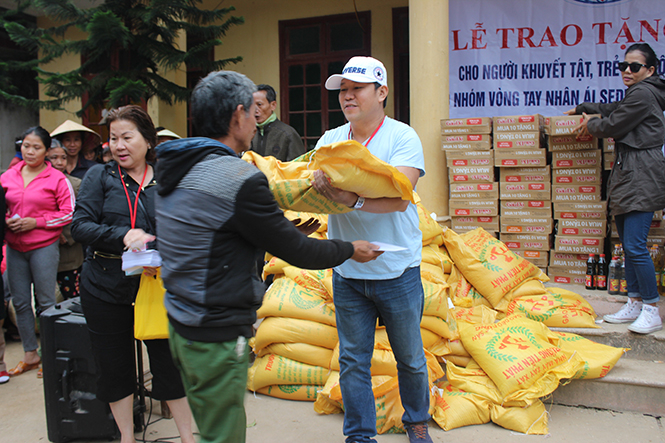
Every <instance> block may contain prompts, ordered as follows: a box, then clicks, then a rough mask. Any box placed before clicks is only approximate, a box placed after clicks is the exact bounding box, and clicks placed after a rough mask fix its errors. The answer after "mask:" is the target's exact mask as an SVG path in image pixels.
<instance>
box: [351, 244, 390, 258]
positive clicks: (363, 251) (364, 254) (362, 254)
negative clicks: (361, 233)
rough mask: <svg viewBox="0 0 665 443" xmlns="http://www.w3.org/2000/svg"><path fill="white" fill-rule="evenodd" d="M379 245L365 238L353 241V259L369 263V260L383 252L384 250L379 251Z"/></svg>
mask: <svg viewBox="0 0 665 443" xmlns="http://www.w3.org/2000/svg"><path fill="white" fill-rule="evenodd" d="M377 249H379V247H378V246H377V245H374V244H372V243H370V242H368V241H365V240H356V241H354V242H353V256H351V260H355V261H357V262H358V263H367V262H368V261H372V260H376V258H377V257H378V256H379V255H381V254H383V251H377Z"/></svg>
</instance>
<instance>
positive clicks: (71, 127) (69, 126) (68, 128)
mask: <svg viewBox="0 0 665 443" xmlns="http://www.w3.org/2000/svg"><path fill="white" fill-rule="evenodd" d="M66 132H83V133H84V134H94V135H95V138H96V139H97V144H99V143H101V142H102V137H101V136H100V135H99V134H97V133H96V132H95V131H93V130H92V129H90V128H87V127H85V126H83V125H81V124H78V123H76V122H73V121H71V120H66V121H65V122H64V123H63V124H61V125H60V126H58V127H57V128H55V130H54V131H53V132H51V137H56V136H58V135H62V134H64V133H66Z"/></svg>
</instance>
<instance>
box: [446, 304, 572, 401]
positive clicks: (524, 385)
mask: <svg viewBox="0 0 665 443" xmlns="http://www.w3.org/2000/svg"><path fill="white" fill-rule="evenodd" d="M458 326H459V332H460V337H461V339H462V343H463V344H464V347H465V348H466V350H467V352H468V353H469V354H471V356H472V357H473V359H474V360H475V361H476V362H477V363H478V365H479V366H480V367H481V368H482V369H483V370H484V371H485V372H486V373H487V375H488V376H489V377H490V378H491V379H492V381H494V383H495V384H496V385H497V387H498V388H499V391H500V392H501V395H502V396H503V400H504V402H519V401H521V402H524V405H528V404H531V403H532V402H533V401H534V400H536V399H537V398H540V397H543V396H545V395H548V394H550V393H551V392H552V391H554V390H555V389H556V388H557V387H558V386H559V381H560V380H561V379H567V378H572V377H573V376H574V375H575V374H576V373H577V371H578V370H580V369H581V368H582V367H583V365H584V363H583V361H582V360H581V359H580V357H579V356H577V355H573V356H569V355H568V354H566V353H565V352H564V351H563V350H562V349H561V348H558V347H556V346H554V345H552V344H551V343H550V342H549V340H548V336H549V334H550V331H549V329H548V328H547V327H546V326H545V325H543V324H542V323H540V322H535V321H533V320H529V319H526V318H524V317H521V316H518V315H511V316H509V317H506V318H505V319H504V320H502V321H500V322H498V323H495V324H491V325H473V324H469V323H464V322H460V323H459V325H458Z"/></svg>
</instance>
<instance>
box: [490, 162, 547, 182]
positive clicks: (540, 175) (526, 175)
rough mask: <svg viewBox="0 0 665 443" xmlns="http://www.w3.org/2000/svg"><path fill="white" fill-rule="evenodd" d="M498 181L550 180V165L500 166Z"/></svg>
mask: <svg viewBox="0 0 665 443" xmlns="http://www.w3.org/2000/svg"><path fill="white" fill-rule="evenodd" d="M499 181H501V182H509V183H521V182H551V181H552V175H551V174H550V167H549V166H545V167H544V168H500V169H499Z"/></svg>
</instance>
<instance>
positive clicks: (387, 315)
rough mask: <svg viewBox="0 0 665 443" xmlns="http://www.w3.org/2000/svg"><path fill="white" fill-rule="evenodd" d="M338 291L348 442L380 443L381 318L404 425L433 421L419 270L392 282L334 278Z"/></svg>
mask: <svg viewBox="0 0 665 443" xmlns="http://www.w3.org/2000/svg"><path fill="white" fill-rule="evenodd" d="M333 291H334V294H335V295H334V302H335V318H336V319H337V332H338V334H339V366H340V387H341V390H342V400H343V402H344V435H346V436H347V439H346V441H347V442H354V441H357V442H375V440H374V439H373V438H372V437H374V436H375V435H376V409H375V403H374V395H373V393H372V380H371V374H370V366H371V360H372V353H373V350H374V333H375V330H376V320H377V318H379V316H380V317H381V319H382V320H383V322H384V323H385V325H386V332H387V333H388V338H389V340H390V345H391V347H392V349H393V353H394V354H395V359H396V360H397V374H398V381H399V393H400V396H401V399H402V406H403V407H404V414H403V415H402V422H403V423H404V424H414V423H422V422H426V421H428V420H429V419H430V415H429V413H428V409H429V381H428V376H427V361H426V360H425V352H424V351H423V343H422V337H421V335H420V320H421V318H422V315H423V304H424V294H423V287H422V282H421V280H420V267H419V266H418V267H415V268H409V269H407V270H406V271H405V272H404V273H403V274H402V275H401V276H399V277H397V278H394V279H390V280H353V279H345V278H343V277H341V276H340V275H339V274H338V273H336V272H335V273H334V275H333Z"/></svg>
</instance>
